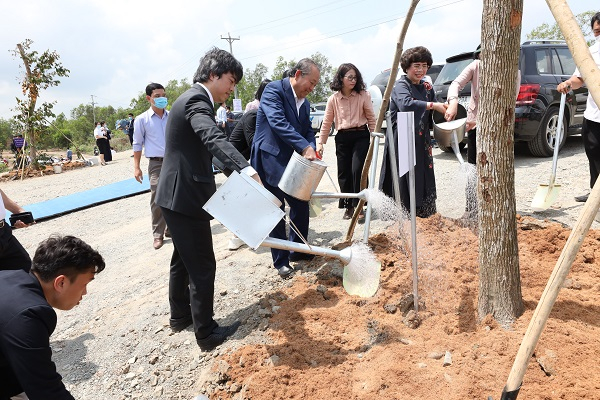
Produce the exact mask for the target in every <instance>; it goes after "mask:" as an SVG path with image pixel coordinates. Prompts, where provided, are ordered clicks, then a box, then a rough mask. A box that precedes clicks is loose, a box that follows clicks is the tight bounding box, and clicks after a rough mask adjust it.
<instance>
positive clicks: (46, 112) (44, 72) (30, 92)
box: [12, 39, 70, 160]
mask: <svg viewBox="0 0 600 400" xmlns="http://www.w3.org/2000/svg"><path fill="white" fill-rule="evenodd" d="M32 44H33V41H32V40H30V39H26V40H25V41H23V42H22V43H18V44H17V48H16V49H15V50H13V51H12V53H13V55H14V56H15V57H20V58H21V61H22V62H23V66H24V68H25V74H24V76H23V77H22V80H21V88H22V90H23V95H24V96H25V98H24V99H19V98H17V99H16V100H17V106H16V108H14V109H13V111H16V112H17V115H16V116H15V120H16V121H17V122H18V123H19V124H20V125H21V127H22V128H23V131H24V132H25V135H24V136H25V138H26V139H27V141H28V142H29V149H30V156H31V158H32V159H33V160H35V159H36V145H37V142H38V140H39V137H40V135H41V134H42V132H43V131H44V129H45V127H46V126H47V120H48V119H49V118H54V117H55V115H54V113H53V112H52V108H53V107H54V104H56V102H52V103H48V102H43V103H42V104H40V105H38V104H37V100H38V97H39V96H40V91H42V90H46V89H48V88H49V87H51V86H58V85H59V84H60V80H58V79H57V78H59V77H67V76H69V73H70V71H69V70H68V69H67V68H65V67H63V66H62V64H61V63H60V62H59V59H60V56H59V55H58V53H57V52H56V51H50V50H46V51H44V52H43V53H42V54H39V53H38V52H37V51H35V50H31V45H32Z"/></svg>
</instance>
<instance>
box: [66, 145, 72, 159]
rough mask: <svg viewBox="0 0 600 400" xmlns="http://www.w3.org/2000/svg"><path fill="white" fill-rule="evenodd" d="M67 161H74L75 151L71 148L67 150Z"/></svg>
mask: <svg viewBox="0 0 600 400" xmlns="http://www.w3.org/2000/svg"><path fill="white" fill-rule="evenodd" d="M67 160H68V161H73V150H71V148H70V147H69V148H67Z"/></svg>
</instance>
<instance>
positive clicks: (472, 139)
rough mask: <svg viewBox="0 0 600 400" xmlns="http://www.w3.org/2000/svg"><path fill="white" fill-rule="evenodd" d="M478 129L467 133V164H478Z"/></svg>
mask: <svg viewBox="0 0 600 400" xmlns="http://www.w3.org/2000/svg"><path fill="white" fill-rule="evenodd" d="M476 133H477V128H475V129H471V130H470V131H468V132H467V162H468V163H469V164H473V165H475V163H476V162H477V136H476Z"/></svg>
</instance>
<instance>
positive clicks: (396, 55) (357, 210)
mask: <svg viewBox="0 0 600 400" xmlns="http://www.w3.org/2000/svg"><path fill="white" fill-rule="evenodd" d="M418 3H419V0H411V2H410V6H409V7H408V12H407V13H406V18H405V19H404V24H403V25H402V29H401V31H400V36H399V37H398V42H397V43H396V51H395V53H394V60H393V61H392V70H391V71H390V77H389V79H388V83H387V86H386V88H385V92H384V94H383V100H382V102H381V108H380V109H379V115H378V116H377V123H376V124H375V132H378V133H380V131H381V126H382V125H383V120H384V119H385V112H386V110H387V107H388V104H389V103H390V96H391V94H392V89H393V88H394V82H396V77H397V76H398V65H399V64H400V56H401V55H402V50H403V49H402V46H404V39H405V38H406V32H407V31H408V25H409V24H410V21H411V20H412V17H413V14H414V13H415V9H416V8H417V4H418ZM373 143H374V140H373V136H371V144H369V151H368V152H367V157H366V159H365V165H364V166H363V170H362V174H361V177H360V190H364V189H366V188H367V182H368V179H369V168H370V167H371V162H372V159H373ZM375 163H377V160H375ZM364 205H365V201H364V200H363V199H360V200H359V201H358V206H357V207H356V208H355V209H354V215H352V220H351V221H350V226H349V227H348V232H347V233H346V241H348V242H349V241H351V240H352V235H353V234H354V229H355V228H356V222H357V221H358V214H359V213H360V210H362V208H363V207H364Z"/></svg>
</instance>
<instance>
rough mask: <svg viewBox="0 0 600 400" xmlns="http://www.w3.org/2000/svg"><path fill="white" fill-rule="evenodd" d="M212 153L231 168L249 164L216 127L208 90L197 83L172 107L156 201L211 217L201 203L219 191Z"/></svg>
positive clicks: (237, 169) (174, 209) (167, 206)
mask: <svg viewBox="0 0 600 400" xmlns="http://www.w3.org/2000/svg"><path fill="white" fill-rule="evenodd" d="M213 156H214V157H216V158H217V159H218V160H219V161H220V162H221V163H222V164H223V165H224V166H225V168H227V169H230V170H232V171H237V172H239V171H240V170H242V169H243V168H245V167H248V166H249V165H250V164H249V163H248V161H246V160H245V159H244V156H242V155H241V154H240V153H239V152H238V151H237V150H236V149H235V147H233V145H232V144H231V143H229V142H228V141H227V137H226V136H225V133H223V132H222V131H221V130H220V129H219V128H217V124H216V121H215V115H214V108H213V105H212V103H211V101H210V97H209V96H208V93H207V92H206V90H205V89H204V88H203V87H202V86H200V85H199V84H194V85H193V86H192V88H190V89H188V90H187V91H186V92H185V93H183V94H182V95H181V96H179V98H177V100H175V103H173V106H172V107H171V111H170V114H169V120H168V122H167V129H166V132H165V157H164V160H163V164H162V168H161V172H160V179H159V182H158V189H157V192H156V199H155V203H156V204H158V205H159V206H161V207H164V208H167V209H169V210H172V211H175V212H178V213H181V214H184V215H189V216H191V217H196V218H200V219H206V220H210V219H212V216H211V215H210V214H208V213H207V212H206V211H204V210H203V209H202V206H203V205H204V204H205V203H206V202H207V201H208V199H209V198H210V197H211V196H212V195H213V194H214V193H215V191H216V185H215V178H214V176H213V170H212V157H213Z"/></svg>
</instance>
